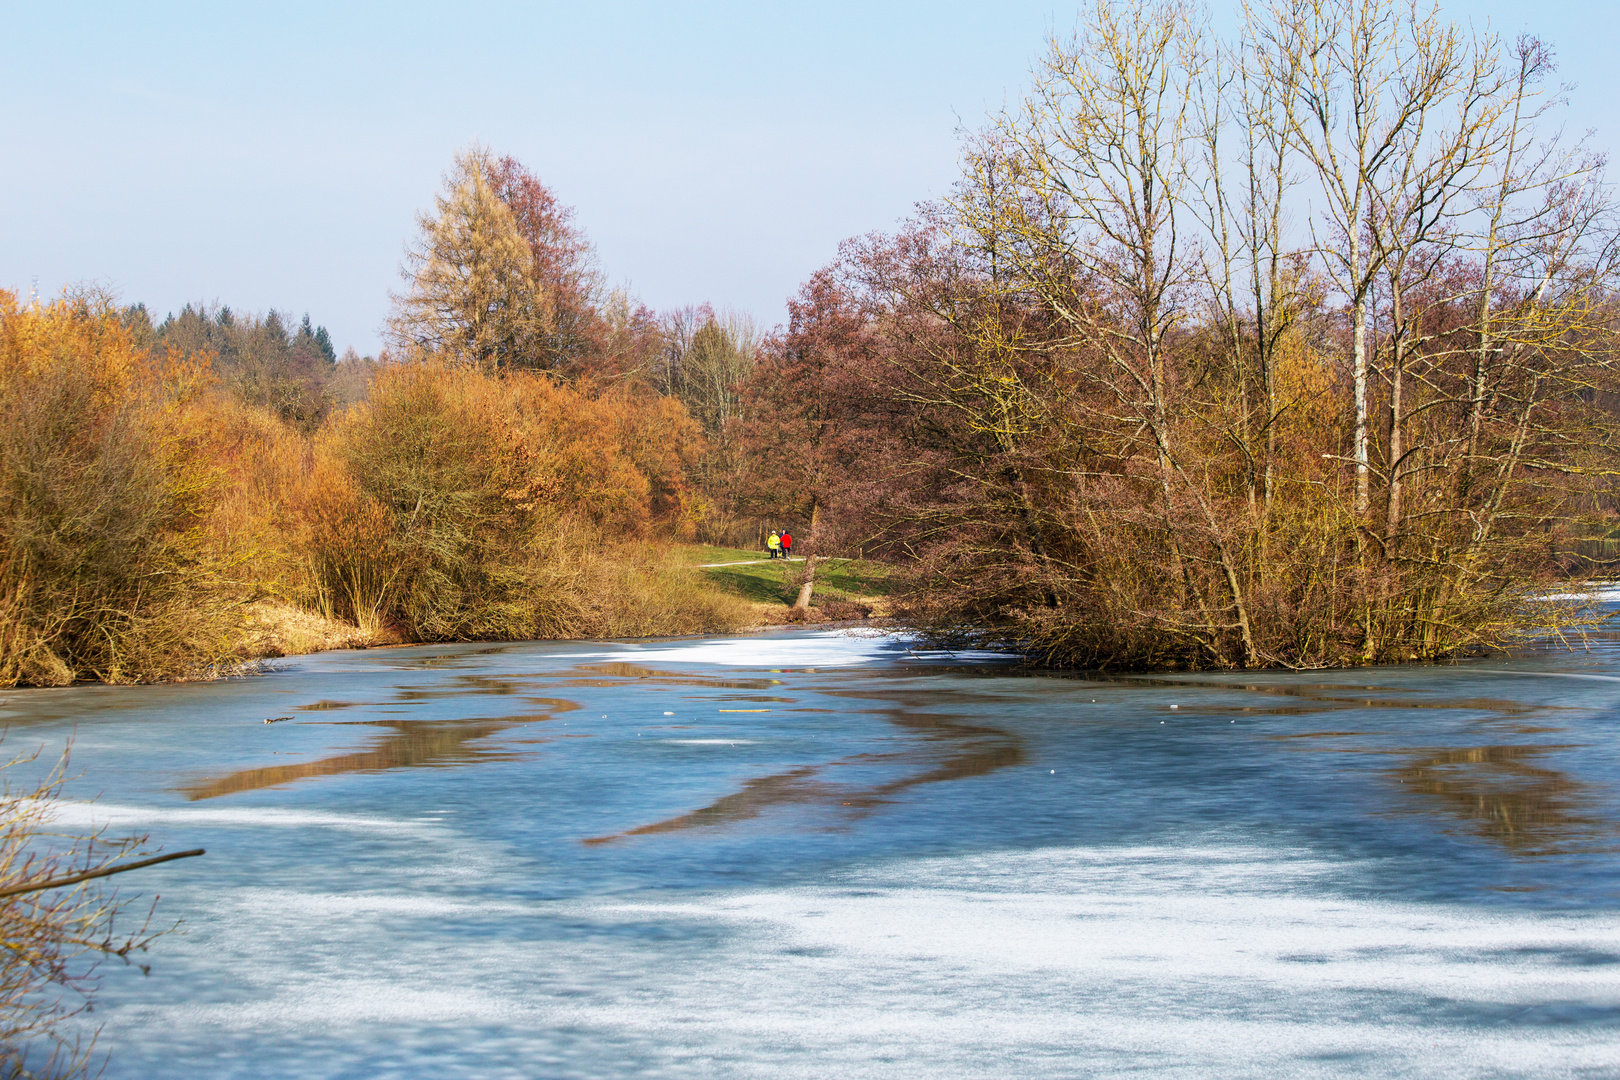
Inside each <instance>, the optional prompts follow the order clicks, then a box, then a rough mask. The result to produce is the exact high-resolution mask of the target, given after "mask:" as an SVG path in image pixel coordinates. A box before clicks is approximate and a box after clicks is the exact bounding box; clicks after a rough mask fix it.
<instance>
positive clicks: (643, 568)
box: [298, 362, 742, 640]
mask: <svg viewBox="0 0 1620 1080" xmlns="http://www.w3.org/2000/svg"><path fill="white" fill-rule="evenodd" d="M671 405H673V408H671ZM699 445H700V436H699V433H698V431H697V428H696V425H695V424H694V423H693V422H692V421H691V419H690V418H689V417H687V416H686V415H685V410H684V408H682V407H681V406H679V404H678V403H668V402H665V401H664V400H662V399H659V400H654V401H651V402H648V401H638V400H636V399H633V398H631V397H628V396H616V395H611V394H608V395H600V396H595V397H593V396H591V395H590V394H588V393H586V392H585V391H583V390H581V389H576V388H574V387H570V386H567V385H563V384H561V383H559V382H557V381H556V380H555V379H553V378H552V377H549V376H546V375H541V374H533V373H527V372H509V373H506V374H504V375H496V374H490V373H486V372H482V371H479V370H477V369H474V368H470V367H459V366H451V365H443V364H438V363H433V362H428V363H416V364H410V365H400V366H395V367H391V368H386V369H384V370H382V371H381V372H379V373H378V375H377V377H376V379H375V381H374V382H373V384H372V387H371V392H370V395H369V397H368V399H367V400H366V401H365V402H363V403H361V404H359V405H356V406H355V407H353V408H351V409H350V410H349V411H348V412H347V413H345V414H343V415H341V416H339V417H337V418H335V419H334V420H333V421H332V422H331V423H330V424H329V425H328V426H327V427H326V428H325V429H324V430H323V431H322V432H321V434H320V435H319V436H318V437H317V439H316V443H315V447H314V453H313V459H314V463H313V466H312V468H311V470H310V472H309V476H308V478H307V481H306V483H305V485H304V487H303V489H302V491H301V492H300V494H299V495H298V501H299V507H300V518H301V532H300V541H299V542H300V544H301V545H302V548H303V550H304V552H305V558H306V565H307V566H308V569H309V596H310V598H311V600H312V601H313V602H314V603H315V604H316V605H318V606H319V607H320V608H321V609H322V610H324V611H325V612H327V613H329V614H330V615H333V616H336V617H340V618H344V619H348V620H352V621H354V622H356V623H357V624H359V625H360V626H361V627H362V628H366V629H372V628H381V627H384V626H387V627H389V628H391V629H393V630H394V631H395V632H396V633H398V634H400V635H401V636H404V637H406V638H409V639H412V640H467V639H476V638H505V639H519V638H547V637H577V636H587V635H593V634H617V635H641V634H659V633H665V634H667V633H696V632H701V631H705V630H716V629H726V628H730V627H732V626H735V625H736V623H737V622H738V621H739V619H740V618H741V615H742V609H741V608H740V607H739V606H738V605H736V604H735V603H733V602H732V601H731V600H730V599H729V598H727V597H724V596H722V595H719V594H717V593H715V592H714V591H712V590H709V589H706V588H704V587H703V586H702V585H701V583H700V582H698V580H697V579H696V578H695V577H694V576H693V575H692V573H691V571H690V570H688V569H685V568H683V567H680V566H679V565H677V564H675V563H673V562H669V561H666V560H660V559H658V558H654V557H651V556H650V555H649V554H648V553H647V552H646V551H645V550H644V548H645V547H646V545H647V544H648V543H649V542H656V541H657V540H659V539H661V538H662V537H663V536H666V535H671V534H673V535H683V534H685V533H689V532H690V528H691V524H690V512H691V509H690V508H691V505H692V500H691V497H690V494H689V492H688V490H687V488H686V486H685V480H684V472H683V470H682V463H684V462H685V461H687V460H689V459H690V458H691V456H692V455H693V454H695V452H696V449H697V447H698V446H699Z"/></svg>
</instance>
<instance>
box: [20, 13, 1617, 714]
mask: <svg viewBox="0 0 1620 1080" xmlns="http://www.w3.org/2000/svg"><path fill="white" fill-rule="evenodd" d="M1553 77H1554V67H1553V63H1552V57H1551V53H1550V51H1549V50H1548V48H1547V47H1546V46H1544V45H1543V44H1542V43H1540V42H1537V41H1534V40H1530V39H1521V40H1519V41H1516V42H1504V41H1501V40H1499V39H1496V38H1493V37H1490V36H1488V35H1485V34H1482V33H1477V32H1473V31H1469V30H1465V29H1463V28H1461V27H1458V26H1455V25H1452V24H1449V23H1447V22H1446V21H1445V20H1444V19H1442V18H1441V17H1440V15H1439V14H1438V12H1437V11H1434V10H1428V9H1424V8H1421V7H1415V6H1409V5H1406V4H1400V3H1393V2H1389V0H1321V2H1317V3H1312V4H1295V3H1292V2H1287V0H1276V2H1273V3H1269V4H1258V5H1254V6H1253V7H1252V8H1251V9H1250V10H1249V11H1248V13H1247V21H1246V23H1245V25H1244V28H1243V31H1242V33H1241V36H1240V38H1239V39H1238V40H1235V41H1222V40H1218V39H1217V38H1216V37H1215V36H1214V35H1213V34H1212V33H1211V32H1210V31H1209V29H1208V28H1207V26H1205V25H1204V24H1202V23H1201V22H1199V21H1198V19H1197V18H1196V17H1195V16H1194V14H1192V13H1191V12H1190V10H1189V9H1187V8H1186V7H1185V6H1184V5H1180V4H1175V3H1157V4H1149V5H1147V6H1142V7H1137V6H1130V7H1127V6H1126V5H1123V4H1119V3H1114V2H1111V0H1096V2H1095V3H1093V4H1092V5H1091V6H1090V7H1089V8H1088V9H1087V11H1086V12H1084V13H1083V14H1082V19H1081V25H1080V28H1079V30H1077V31H1076V33H1075V34H1074V35H1073V36H1071V37H1067V38H1054V39H1053V40H1052V41H1050V42H1048V45H1047V50H1046V52H1045V54H1044V58H1043V59H1042V61H1041V62H1040V64H1039V65H1038V66H1037V68H1036V70H1035V72H1034V75H1033V79H1032V82H1031V85H1030V86H1029V87H1028V88H1027V90H1026V92H1025V94H1024V96H1023V97H1022V99H1020V100H1019V101H1018V102H1017V103H1016V104H1014V105H1012V106H1009V107H1008V108H1007V109H1006V110H1005V111H1004V112H1003V113H1002V114H1001V115H998V116H996V117H994V118H992V120H991V122H990V123H989V124H988V125H987V126H986V127H985V128H984V129H983V130H982V131H980V132H978V133H976V134H974V135H972V136H971V137H969V138H967V139H966V140H965V141H964V145H963V154H962V162H963V172H962V176H961V179H960V182H959V183H958V184H957V186H956V188H955V189H954V191H953V193H952V195H951V196H950V197H948V198H945V199H942V200H939V201H937V202H934V203H930V204H924V205H922V206H920V207H919V210H918V213H917V215H916V216H915V217H914V218H913V219H912V220H910V221H908V222H906V223H904V224H903V225H902V226H901V227H900V228H899V229H898V230H897V231H895V232H894V233H892V234H883V235H870V236H865V237H861V238H857V239H854V240H851V241H849V242H847V243H846V244H845V245H844V246H843V248H842V250H841V252H840V253H839V256H838V258H837V259H835V260H834V261H833V262H832V263H831V264H830V265H828V266H827V267H824V268H823V269H821V270H820V271H818V272H817V273H815V274H814V275H812V277H811V278H810V279H809V280H808V281H807V282H806V283H805V284H804V286H803V287H802V289H801V290H800V291H799V293H798V294H797V295H796V296H795V297H794V298H792V299H791V300H790V301H789V304H788V316H789V317H788V321H787V324H786V325H785V326H784V327H780V328H777V329H775V330H774V331H769V332H767V331H765V330H764V329H762V328H761V327H759V326H757V325H756V324H755V323H754V322H753V321H752V320H751V319H750V318H748V317H747V316H745V315H742V314H739V313H736V312H730V311H725V310H716V309H715V308H713V307H712V306H710V305H708V304H703V305H694V306H690V307H686V308H682V309H680V310H675V311H666V312H655V311H652V310H650V309H649V308H647V307H646V306H645V305H643V304H641V303H639V302H638V301H636V300H635V299H634V298H633V297H631V296H629V295H628V294H626V293H625V292H623V291H619V290H612V289H609V288H608V287H607V285H606V282H607V277H606V274H605V273H604V271H603V270H602V269H601V268H600V266H599V265H598V263H597V260H596V257H595V253H594V251H593V249H592V247H591V245H590V243H589V240H588V238H587V237H586V235H585V233H584V232H583V230H582V229H581V228H580V227H579V226H578V225H577V223H576V222H575V220H574V215H573V212H572V211H571V210H570V209H569V208H568V207H567V206H565V205H564V204H563V203H562V202H561V201H560V200H559V199H558V197H557V196H556V194H555V193H553V192H552V191H551V190H550V189H548V188H547V187H546V186H545V185H544V184H543V183H542V182H541V181H540V179H539V178H538V177H536V176H534V175H533V174H532V173H531V172H530V171H529V170H528V169H527V168H525V167H524V166H523V165H522V164H521V163H520V162H518V161H516V160H514V159H513V158H511V157H504V156H500V155H497V154H496V153H494V152H493V151H490V150H487V149H485V148H483V147H480V146H476V145H475V146H472V147H470V148H468V149H467V150H466V151H464V152H463V153H461V154H460V155H458V156H457V157H456V159H455V161H454V162H453V163H452V165H451V167H450V169H449V170H448V171H447V173H446V175H445V177H444V180H443V184H442V186H441V189H440V191H439V193H438V194H437V196H436V197H435V198H434V200H433V203H432V205H431V207H429V208H428V209H427V210H426V211H424V212H423V213H422V214H421V216H420V219H419V221H418V223H417V231H416V235H415V237H414V239H413V240H412V242H411V244H410V246H409V248H408V251H407V257H406V261H405V264H404V266H403V267H402V274H401V283H400V287H399V289H398V291H397V292H396V293H394V294H393V295H392V297H391V300H392V309H391V315H390V317H389V320H388V323H387V325H386V327H385V340H386V344H387V348H386V349H385V350H384V352H383V353H382V354H381V355H379V356H377V357H375V358H362V357H359V356H356V355H354V354H353V353H352V351H351V352H349V353H347V354H345V355H344V356H342V357H339V356H337V355H336V351H335V349H334V347H333V343H332V341H331V339H330V335H328V334H327V332H326V331H325V329H324V328H322V327H321V326H319V325H316V324H314V323H312V321H311V319H310V317H309V316H307V315H306V316H304V317H303V318H302V319H301V321H297V322H295V321H294V320H293V318H292V317H291V316H288V315H286V314H283V313H279V312H276V311H270V312H268V313H265V314H263V315H258V314H241V313H237V312H233V311H232V310H231V309H229V308H224V307H218V306H208V305H202V304H197V305H193V306H189V307H187V308H185V309H183V310H182V311H181V312H179V313H178V314H173V315H170V316H168V317H166V318H165V319H163V320H162V321H161V322H155V321H154V320H153V318H152V317H151V316H150V314H149V313H148V312H147V311H146V309H145V308H144V307H142V306H140V305H138V304H137V305H135V306H132V307H121V306H119V305H118V304H117V303H116V302H114V301H113V300H112V299H111V298H107V297H104V296H100V295H98V294H96V293H94V292H82V293H71V294H69V295H67V296H64V297H63V298H61V299H60V300H58V301H56V302H54V303H46V304H42V303H32V302H31V303H26V304H25V303H22V302H20V301H19V300H18V299H17V298H16V297H15V296H12V295H10V294H0V383H3V387H0V389H3V390H4V397H3V404H0V534H3V536H4V539H5V554H4V557H3V561H0V684H14V683H19V682H21V683H31V684H57V683H63V682H67V681H70V680H72V679H78V678H99V679H106V680H114V681H123V680H140V679H150V678H164V677H177V676H187V675H195V674H202V673H206V672H209V671H214V670H224V669H226V668H228V667H229V665H231V664H233V663H237V662H240V661H242V660H245V659H250V658H252V657H253V656H255V655H262V654H263V653H265V652H267V651H274V650H275V649H276V648H279V647H284V644H283V645H276V644H274V643H273V642H272V643H267V642H269V639H268V638H267V637H266V636H265V634H266V632H265V628H264V620H265V618H266V616H265V615H264V612H265V611H266V610H267V606H268V608H273V609H275V610H278V611H281V612H284V613H285V612H289V611H290V612H303V613H306V614H308V615H309V616H310V617H311V618H317V619H319V620H324V623H323V625H326V626H327V627H328V630H326V631H322V632H323V633H327V634H328V637H327V638H323V639H321V640H323V641H328V642H329V643H330V642H335V641H338V640H342V635H341V634H339V635H338V637H337V638H332V637H331V636H330V634H331V631H330V629H329V628H330V627H331V626H342V627H348V628H351V629H352V631H353V634H354V636H353V640H355V641H384V640H399V641H406V640H410V641H428V640H464V639H479V638H532V637H570V636H585V635H642V634H661V633H665V634H667V633H699V632H713V631H719V630H726V629H733V628H736V627H737V626H739V625H740V624H741V623H742V622H744V621H746V620H747V618H748V613H747V612H746V610H745V609H744V608H743V607H742V606H741V605H739V603H738V601H737V600H736V598H734V597H731V596H728V595H726V594H724V593H723V592H720V591H718V590H716V589H714V588H712V587H710V586H709V585H708V584H706V583H705V581H704V580H703V579H701V578H699V577H697V576H695V575H694V574H692V572H691V571H690V570H688V569H687V568H685V567H684V566H682V565H681V563H680V561H679V559H678V558H676V557H675V556H674V555H673V554H672V553H671V552H670V551H669V550H667V547H666V545H668V544H670V543H677V542H704V543H711V544H722V545H732V546H744V547H755V546H758V544H759V542H760V540H761V539H762V537H763V535H764V533H765V531H767V530H768V529H769V528H771V527H774V526H779V525H785V526H789V527H791V528H792V529H793V530H794V532H795V534H796V535H797V536H798V538H799V543H798V545H796V550H800V551H803V552H805V553H806V554H807V555H808V556H809V557H808V559H807V561H806V562H805V563H804V564H803V565H802V566H800V567H798V568H797V569H796V571H795V576H794V581H793V583H794V584H795V585H796V586H798V587H799V588H800V589H801V595H802V602H803V604H808V603H809V598H810V597H811V595H812V593H813V591H814V589H815V587H816V574H817V570H818V566H821V565H823V562H822V560H824V559H825V558H826V557H828V556H834V555H839V556H853V555H859V556H862V557H865V558H868V559H877V560H882V561H883V562H885V563H887V564H888V565H889V567H890V570H891V578H890V580H891V581H892V582H893V583H895V585H896V587H897V588H898V590H899V592H898V594H897V604H898V607H897V613H898V615H899V616H900V617H901V619H902V620H903V621H904V622H906V623H907V624H908V625H910V626H913V627H916V628H919V629H922V630H924V631H926V632H929V633H931V634H934V635H935V636H937V637H939V638H941V639H945V640H951V639H964V638H967V639H972V640H975V641H979V642H994V643H1002V644H1005V645H1009V646H1012V647H1016V648H1018V649H1019V650H1021V651H1023V652H1025V653H1026V654H1028V655H1030V656H1031V657H1033V658H1035V659H1038V660H1040V661H1042V662H1046V663H1051V664H1057V665H1073V666H1125V667H1145V668H1201V667H1227V668H1230V667H1258V666H1288V667H1319V666H1335V665H1350V664H1361V663H1383V662H1401V661H1410V660H1431V659H1437V658H1443V657H1449V656H1456V655H1460V654H1466V653H1469V652H1474V651H1477V650H1481V649H1489V648H1498V647H1503V646H1507V645H1511V644H1513V643H1516V642H1520V641H1523V640H1526V639H1528V638H1531V637H1536V636H1545V635H1548V634H1559V633H1565V632H1571V631H1578V630H1580V629H1581V628H1582V627H1585V626H1588V625H1590V624H1591V621H1592V619H1593V617H1594V616H1593V614H1592V612H1591V611H1589V610H1587V609H1585V608H1583V607H1581V606H1580V605H1579V604H1577V603H1572V602H1565V601H1554V600H1548V599H1546V597H1547V596H1549V595H1551V594H1554V593H1557V592H1560V591H1568V589H1567V587H1566V586H1567V585H1568V584H1569V583H1571V582H1578V581H1580V580H1582V579H1586V578H1590V577H1592V576H1594V575H1602V574H1608V573H1612V570H1611V569H1610V565H1611V564H1610V563H1609V562H1607V561H1606V559H1607V557H1609V556H1611V555H1613V554H1614V551H1613V550H1612V549H1614V548H1615V547H1616V542H1615V540H1614V539H1613V536H1614V535H1615V534H1616V533H1617V532H1620V517H1617V513H1616V511H1617V509H1620V501H1617V495H1620V492H1617V490H1616V486H1615V477H1616V475H1620V473H1617V468H1616V465H1617V462H1616V457H1615V439H1614V435H1615V430H1616V428H1615V414H1616V407H1617V404H1620V396H1617V395H1620V385H1617V384H1616V375H1617V372H1616V364H1615V329H1616V314H1617V311H1616V296H1615V286H1616V282H1617V276H1616V275H1617V262H1616V258H1617V254H1620V249H1617V246H1616V239H1617V236H1620V233H1617V232H1616V228H1615V225H1616V222H1615V218H1614V207H1613V205H1612V203H1611V201H1610V195H1609V189H1608V187H1607V185H1606V182H1605V180H1604V177H1603V170H1602V167H1603V162H1602V161H1601V159H1600V158H1599V157H1598V156H1597V155H1595V154H1593V153H1591V152H1589V151H1588V149H1587V148H1586V147H1585V146H1584V145H1583V144H1581V143H1580V142H1579V141H1573V142H1572V141H1570V140H1568V139H1567V138H1565V137H1564V135H1563V133H1562V132H1561V131H1560V130H1559V128H1558V127H1557V124H1556V117H1555V115H1554V110H1555V108H1556V105H1557V102H1558V99H1559V97H1560V95H1561V94H1562V93H1563V91H1562V88H1560V87H1559V86H1558V85H1557V84H1556V83H1555V82H1554V81H1553Z"/></svg>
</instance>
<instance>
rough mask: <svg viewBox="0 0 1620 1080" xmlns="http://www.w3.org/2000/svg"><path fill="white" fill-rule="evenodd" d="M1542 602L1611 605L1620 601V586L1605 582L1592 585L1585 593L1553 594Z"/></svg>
mask: <svg viewBox="0 0 1620 1080" xmlns="http://www.w3.org/2000/svg"><path fill="white" fill-rule="evenodd" d="M1542 599H1544V600H1580V601H1582V602H1585V603H1613V602H1614V601H1616V600H1620V584H1616V583H1613V582H1605V583H1603V584H1601V585H1594V586H1592V588H1591V589H1589V590H1587V591H1586V592H1572V593H1554V594H1552V595H1550V596H1545V597H1543V598H1542Z"/></svg>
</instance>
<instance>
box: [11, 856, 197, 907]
mask: <svg viewBox="0 0 1620 1080" xmlns="http://www.w3.org/2000/svg"><path fill="white" fill-rule="evenodd" d="M205 853H206V849H204V848H194V849H192V850H191V851H175V852H171V853H169V854H168V855H154V856H153V857H152V858H150V859H141V860H140V861H138V862H132V863H124V864H123V865H122V866H104V867H102V868H101V869H100V870H87V871H85V872H84V873H82V874H69V875H67V876H66V877H59V878H47V879H45V880H44V881H34V882H29V883H28V884H25V885H13V886H11V887H10V888H6V889H0V898H3V897H7V896H18V895H20V894H22V893H31V892H40V891H41V890H44V889H60V888H62V887H63V886H64V885H77V884H78V883H79V882H81V881H89V880H90V879H91V878H98V877H110V876H111V875H113V874H122V873H123V872H124V871H125V870H139V869H140V868H141V867H143V866H156V865H157V864H158V863H166V862H170V861H172V860H174V859H189V858H191V857H192V856H194V855H202V854H205Z"/></svg>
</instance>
